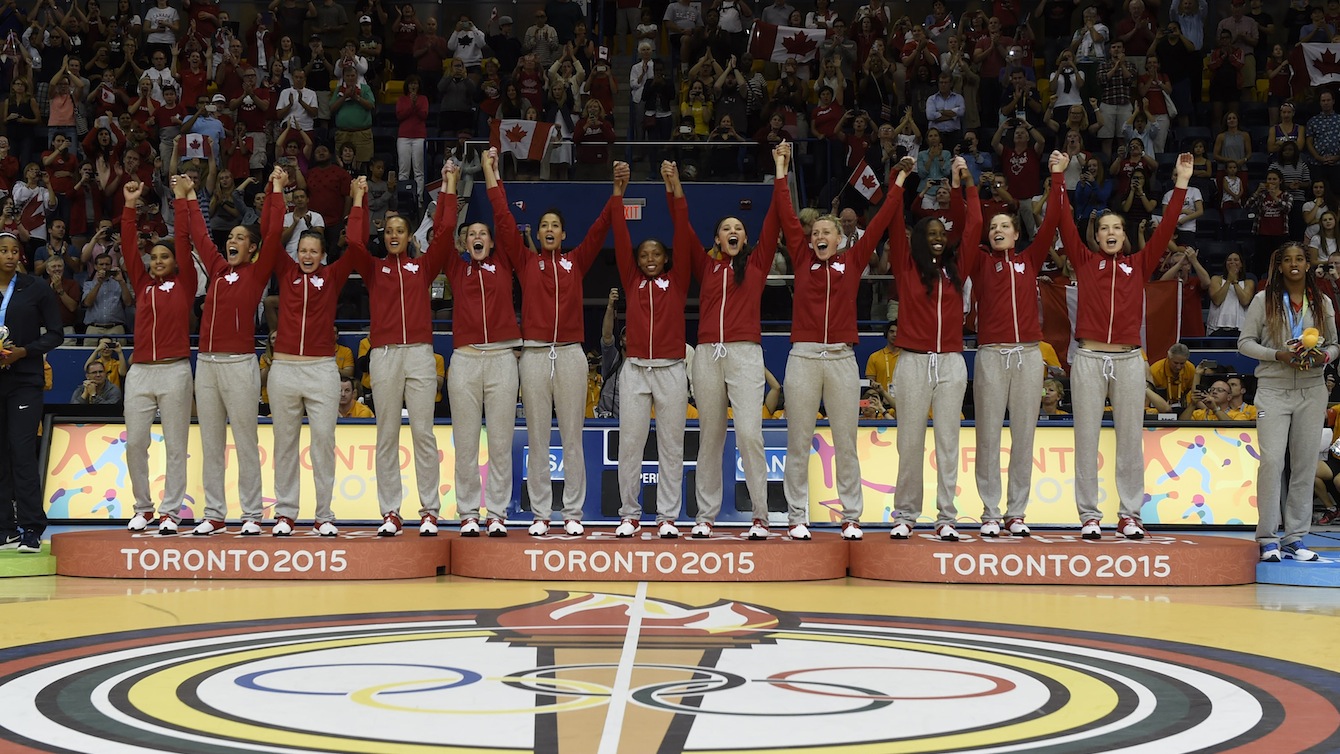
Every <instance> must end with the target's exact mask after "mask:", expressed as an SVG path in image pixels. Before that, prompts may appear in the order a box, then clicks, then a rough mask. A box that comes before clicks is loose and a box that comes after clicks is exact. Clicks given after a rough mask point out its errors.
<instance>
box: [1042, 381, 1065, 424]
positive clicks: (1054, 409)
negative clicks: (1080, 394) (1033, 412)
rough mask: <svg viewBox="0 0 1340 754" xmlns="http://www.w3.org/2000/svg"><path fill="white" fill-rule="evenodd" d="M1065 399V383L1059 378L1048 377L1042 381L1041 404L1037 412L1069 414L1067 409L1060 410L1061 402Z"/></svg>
mask: <svg viewBox="0 0 1340 754" xmlns="http://www.w3.org/2000/svg"><path fill="white" fill-rule="evenodd" d="M1064 400H1065V384H1063V383H1062V382H1061V381H1060V380H1055V379H1049V380H1043V381H1042V406H1041V407H1040V408H1039V410H1038V413H1039V415H1041V416H1069V415H1070V412H1069V411H1062V410H1061V402H1062V401H1064Z"/></svg>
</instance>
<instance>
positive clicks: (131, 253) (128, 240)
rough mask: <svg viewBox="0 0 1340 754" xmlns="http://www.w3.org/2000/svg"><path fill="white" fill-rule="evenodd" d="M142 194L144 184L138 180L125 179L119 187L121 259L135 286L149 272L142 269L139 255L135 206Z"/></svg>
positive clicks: (137, 204)
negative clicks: (120, 203)
mask: <svg viewBox="0 0 1340 754" xmlns="http://www.w3.org/2000/svg"><path fill="white" fill-rule="evenodd" d="M143 194H144V184H143V183H141V182H140V181H127V182H126V184H125V186H123V187H122V188H121V195H122V198H124V199H125V208H124V209H122V210H121V259H122V260H123V261H124V263H125V265H126V274H128V275H129V276H130V282H131V284H132V285H133V286H134V287H135V288H137V289H138V288H139V287H140V284H141V283H144V282H147V280H148V278H149V273H148V271H147V270H145V269H144V260H143V259H142V258H141V257H140V245H139V238H140V229H139V223H138V222H137V220H138V216H137V210H136V208H137V207H138V206H139V203H140V196H141V195H143Z"/></svg>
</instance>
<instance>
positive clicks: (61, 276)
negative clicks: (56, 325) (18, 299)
mask: <svg viewBox="0 0 1340 754" xmlns="http://www.w3.org/2000/svg"><path fill="white" fill-rule="evenodd" d="M37 275H39V276H40V277H39V278H38V279H39V280H41V281H42V282H44V283H46V284H47V285H49V286H51V290H52V292H54V293H55V294H56V303H58V304H60V321H61V326H62V329H63V330H64V331H65V334H66V335H67V336H69V335H74V323H75V319H76V317H77V315H78V312H79V284H78V283H76V282H74V281H73V280H71V279H70V278H68V277H66V276H65V258H64V257H59V256H57V257H52V258H51V259H50V260H49V261H48V262H47V263H46V265H44V269H43V270H42V272H39V273H37ZM65 345H67V346H72V345H74V340H73V339H72V338H67V339H66V341H65Z"/></svg>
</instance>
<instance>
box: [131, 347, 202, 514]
mask: <svg viewBox="0 0 1340 754" xmlns="http://www.w3.org/2000/svg"><path fill="white" fill-rule="evenodd" d="M191 381H192V380H191V362H190V361H189V360H187V359H181V360H180V361H173V362H169V363H167V364H131V365H130V371H128V372H126V383H125V384H126V391H125V412H126V471H128V472H130V489H131V492H132V494H133V495H134V497H135V512H136V513H150V512H152V511H153V510H154V503H153V499H152V497H151V496H150V488H151V485H150V484H149V439H150V438H149V435H150V430H151V429H152V428H153V424H154V414H155V413H157V414H158V415H159V419H160V421H161V423H162V428H163V450H164V452H165V453H166V454H167V464H166V466H165V467H164V471H163V500H162V502H160V503H159V504H158V514H159V515H160V516H169V517H171V518H172V520H173V521H180V520H181V504H182V500H184V499H185V498H186V443H187V440H188V438H189V437H190V434H191Z"/></svg>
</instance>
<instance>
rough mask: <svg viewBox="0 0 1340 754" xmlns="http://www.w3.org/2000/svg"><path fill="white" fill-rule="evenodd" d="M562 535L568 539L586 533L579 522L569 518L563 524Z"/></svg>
mask: <svg viewBox="0 0 1340 754" xmlns="http://www.w3.org/2000/svg"><path fill="white" fill-rule="evenodd" d="M563 533H564V534H567V535H568V536H570V537H580V536H581V535H583V534H585V533H586V527H585V526H582V522H581V521H578V520H577V519H575V518H570V519H568V520H567V521H564V522H563Z"/></svg>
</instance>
